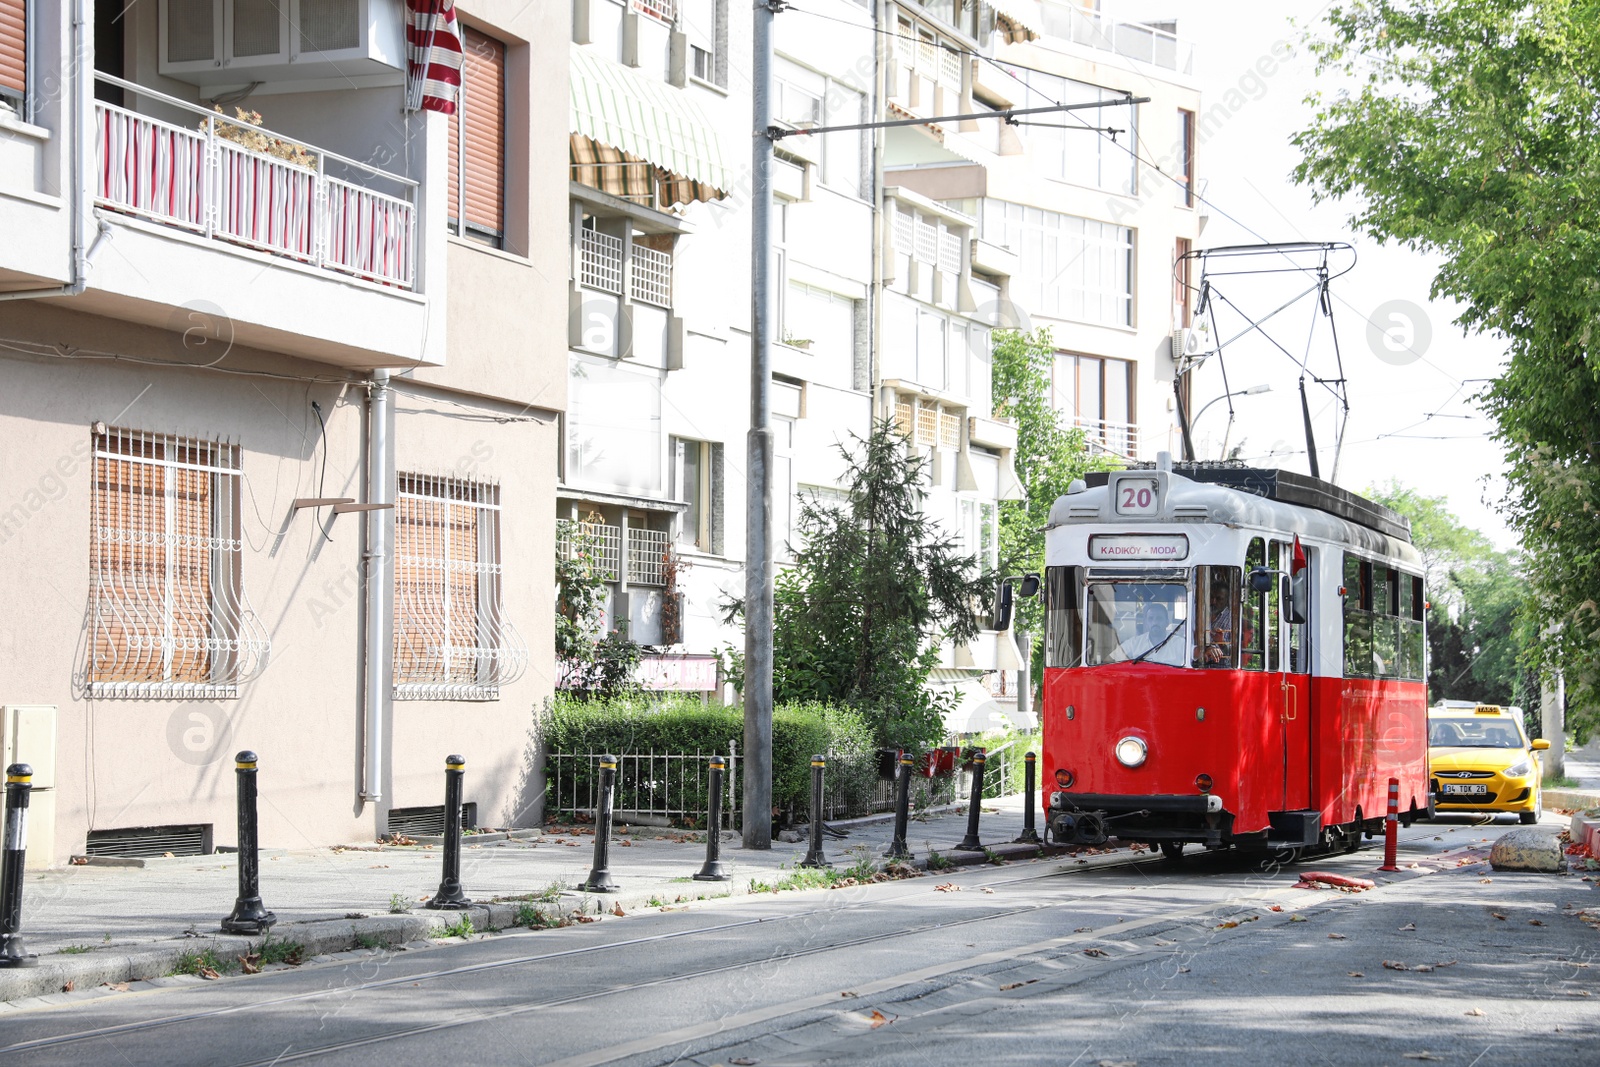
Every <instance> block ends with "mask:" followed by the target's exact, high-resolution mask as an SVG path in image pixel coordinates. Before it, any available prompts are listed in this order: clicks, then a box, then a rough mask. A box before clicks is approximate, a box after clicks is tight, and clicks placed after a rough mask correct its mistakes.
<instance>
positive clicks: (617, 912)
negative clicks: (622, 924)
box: [611, 900, 628, 918]
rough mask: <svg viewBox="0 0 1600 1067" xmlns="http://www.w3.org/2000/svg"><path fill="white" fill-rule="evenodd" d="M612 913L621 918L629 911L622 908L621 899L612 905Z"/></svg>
mask: <svg viewBox="0 0 1600 1067" xmlns="http://www.w3.org/2000/svg"><path fill="white" fill-rule="evenodd" d="M611 914H613V915H615V916H617V917H618V918H621V917H622V916H624V915H626V914H628V913H627V912H625V911H623V910H622V901H620V900H619V901H617V902H616V903H615V904H613V905H611Z"/></svg>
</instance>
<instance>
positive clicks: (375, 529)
mask: <svg viewBox="0 0 1600 1067" xmlns="http://www.w3.org/2000/svg"><path fill="white" fill-rule="evenodd" d="M393 398H394V392H393V390H392V389H391V388H390V387H389V372H388V371H386V370H375V371H373V372H372V380H371V382H370V383H369V384H368V386H367V499H368V500H369V501H371V502H373V503H382V502H384V498H385V497H388V496H389V495H390V492H391V486H393V485H394V453H393V451H392V442H391V439H390V435H389V424H390V422H391V421H392V420H393V417H394V408H393V406H392V404H393ZM366 514H367V529H366V538H365V545H364V550H363V552H362V555H361V562H362V575H363V579H364V581H365V582H366V626H365V629H364V632H363V634H362V639H361V644H362V649H361V652H362V660H363V679H362V687H361V688H362V698H363V701H364V712H365V714H364V717H363V727H362V746H363V749H364V751H363V758H362V761H361V765H362V777H361V799H362V800H364V801H368V802H376V801H378V800H380V799H381V798H382V797H383V744H384V714H385V711H386V710H387V708H388V704H389V692H390V684H391V673H392V670H393V664H392V662H391V660H392V657H393V654H394V581H393V578H392V577H391V575H392V573H393V570H392V568H393V565H394V560H393V557H392V550H391V544H390V542H391V535H392V532H393V529H394V526H393V522H394V512H393V511H392V510H390V509H388V508H383V509H379V510H377V511H369V512H367V513H366Z"/></svg>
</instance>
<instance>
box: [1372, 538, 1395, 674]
mask: <svg viewBox="0 0 1600 1067" xmlns="http://www.w3.org/2000/svg"><path fill="white" fill-rule="evenodd" d="M1399 585H1400V572H1399V571H1396V570H1393V569H1392V568H1389V567H1385V566H1382V565H1381V564H1379V565H1375V566H1374V567H1373V571H1372V674H1373V677H1376V678H1398V677H1399V676H1400V618H1399V607H1400V594H1399Z"/></svg>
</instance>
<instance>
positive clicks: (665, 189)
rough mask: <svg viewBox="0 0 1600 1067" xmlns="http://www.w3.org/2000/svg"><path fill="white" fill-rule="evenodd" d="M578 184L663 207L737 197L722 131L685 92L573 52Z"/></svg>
mask: <svg viewBox="0 0 1600 1067" xmlns="http://www.w3.org/2000/svg"><path fill="white" fill-rule="evenodd" d="M571 86H572V89H571V92H572V98H571V116H570V130H571V133H572V169H573V175H572V176H573V179H574V180H575V181H578V182H579V183H581V184H583V185H588V186H592V187H594V188H596V189H601V190H603V191H605V192H608V193H611V194H613V195H615V196H623V197H627V198H628V199H630V200H647V199H649V198H650V196H651V194H652V191H653V190H654V191H658V192H659V196H660V201H659V202H660V205H661V206H663V207H665V206H669V205H671V204H679V203H687V202H688V201H691V200H720V199H722V198H723V197H725V196H727V195H728V193H729V192H730V188H729V186H730V182H729V178H728V171H727V167H726V166H725V165H724V163H723V153H722V145H721V142H720V140H719V138H718V137H717V130H716V127H714V126H713V125H712V124H711V122H710V120H708V119H707V118H706V115H705V113H704V112H703V111H701V110H700V108H699V106H698V105H697V104H695V102H694V101H693V100H691V99H690V98H689V96H688V94H686V93H684V92H683V91H682V90H679V89H674V88H673V87H672V86H670V85H667V84H665V83H664V82H659V81H655V80H653V79H650V78H646V77H644V76H643V75H641V74H639V73H637V72H636V71H634V70H632V69H630V68H628V67H625V66H623V65H622V64H620V63H617V62H615V61H613V60H610V59H606V58H605V57H603V56H600V55H597V54H595V53H594V52H593V51H591V50H589V49H587V48H583V47H580V46H578V45H574V46H573V47H572V77H571Z"/></svg>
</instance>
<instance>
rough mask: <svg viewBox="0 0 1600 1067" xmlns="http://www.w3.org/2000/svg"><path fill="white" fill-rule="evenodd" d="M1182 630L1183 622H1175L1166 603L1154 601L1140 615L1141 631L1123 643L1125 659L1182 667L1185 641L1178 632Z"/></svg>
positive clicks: (1147, 604)
mask: <svg viewBox="0 0 1600 1067" xmlns="http://www.w3.org/2000/svg"><path fill="white" fill-rule="evenodd" d="M1182 629H1183V625H1182V623H1179V624H1178V625H1176V626H1175V625H1173V622H1172V616H1171V614H1170V613H1169V612H1168V611H1167V606H1166V605H1165V604H1163V603H1162V602H1161V601H1159V600H1151V601H1149V602H1148V603H1146V604H1145V606H1144V610H1143V611H1142V612H1140V614H1139V632H1138V633H1136V634H1134V635H1133V636H1132V637H1130V638H1128V639H1127V640H1126V641H1124V642H1122V658H1126V659H1130V660H1133V659H1136V660H1142V661H1143V662H1145V663H1164V664H1166V665H1167V666H1169V667H1181V666H1183V651H1184V649H1183V645H1184V642H1183V640H1182V638H1181V637H1179V635H1178V631H1179V630H1182Z"/></svg>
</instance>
